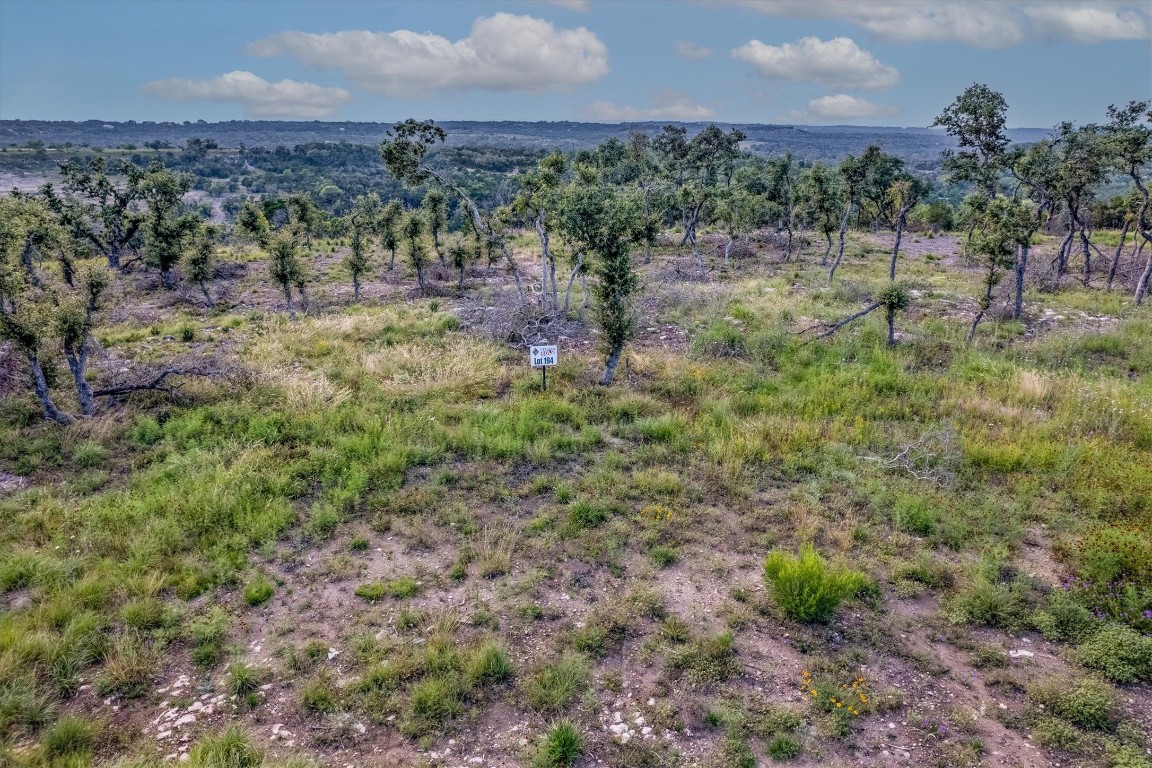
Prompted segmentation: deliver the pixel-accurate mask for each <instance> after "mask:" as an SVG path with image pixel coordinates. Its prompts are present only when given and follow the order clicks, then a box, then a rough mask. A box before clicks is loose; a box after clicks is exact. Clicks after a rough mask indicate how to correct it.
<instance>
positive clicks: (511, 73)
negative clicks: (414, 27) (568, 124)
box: [247, 13, 609, 97]
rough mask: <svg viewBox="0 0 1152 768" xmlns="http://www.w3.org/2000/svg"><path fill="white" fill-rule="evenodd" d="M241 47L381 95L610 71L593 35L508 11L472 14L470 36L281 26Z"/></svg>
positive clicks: (519, 86) (551, 82)
mask: <svg viewBox="0 0 1152 768" xmlns="http://www.w3.org/2000/svg"><path fill="white" fill-rule="evenodd" d="M247 52H248V53H250V54H252V55H254V56H292V57H294V58H296V59H298V60H300V61H302V62H304V63H306V64H310V65H312V66H315V67H320V68H329V67H331V68H335V69H338V70H340V72H341V73H343V75H344V76H345V77H347V78H348V80H349V81H351V82H352V83H354V84H355V85H357V86H359V87H361V88H364V89H365V90H368V91H371V92H373V93H378V94H381V95H383V96H404V97H419V96H422V95H425V94H427V93H428V92H429V91H462V90H469V89H475V88H486V89H492V90H518V91H542V90H546V89H555V88H563V87H565V86H571V85H580V84H582V83H590V82H593V81H595V80H599V79H600V78H602V77H604V76H605V75H606V74H608V71H609V68H608V49H607V47H606V46H605V45H604V43H602V42H601V41H600V39H599V38H598V37H596V35H595V33H593V32H590V31H589V30H587V29H585V28H584V27H578V28H576V29H556V28H555V27H554V26H552V24H551V23H550V22H547V21H544V20H542V19H536V18H533V17H531V16H514V15H512V14H509V13H497V14H495V15H494V16H488V17H481V18H478V19H476V21H475V22H473V23H472V31H471V34H470V35H469V36H468V37H466V38H464V39H462V40H457V41H456V42H452V41H450V40H448V39H447V38H444V37H441V36H440V35H434V34H431V33H418V32H412V31H409V30H406V29H401V30H397V31H395V32H367V31H362V30H349V31H345V32H331V33H325V34H312V33H308V32H281V33H280V34H277V35H273V36H271V37H268V38H265V39H263V40H258V41H256V42H254V43H250V44H249V45H248V47H247Z"/></svg>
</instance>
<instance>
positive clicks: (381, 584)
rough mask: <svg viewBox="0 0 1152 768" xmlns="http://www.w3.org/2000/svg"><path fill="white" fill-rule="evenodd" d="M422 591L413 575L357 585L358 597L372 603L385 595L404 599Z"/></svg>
mask: <svg viewBox="0 0 1152 768" xmlns="http://www.w3.org/2000/svg"><path fill="white" fill-rule="evenodd" d="M419 591H420V584H419V582H417V581H416V579H414V578H412V577H411V576H401V577H400V578H397V579H392V580H391V581H386V582H385V581H374V582H371V583H369V584H361V585H360V586H358V587H356V597H359V598H360V599H362V600H367V601H368V602H370V603H375V602H379V601H380V600H383V599H384V598H385V597H389V596H391V597H394V598H396V599H398V600H403V599H406V598H410V597H415V596H416V595H417V594H418V593H419Z"/></svg>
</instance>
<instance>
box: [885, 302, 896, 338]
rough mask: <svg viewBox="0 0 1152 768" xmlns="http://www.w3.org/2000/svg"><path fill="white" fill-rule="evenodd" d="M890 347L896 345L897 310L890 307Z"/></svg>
mask: <svg viewBox="0 0 1152 768" xmlns="http://www.w3.org/2000/svg"><path fill="white" fill-rule="evenodd" d="M887 310H888V312H887V314H888V346H892V345H893V344H895V343H896V308H895V307H891V306H890V307H888V308H887Z"/></svg>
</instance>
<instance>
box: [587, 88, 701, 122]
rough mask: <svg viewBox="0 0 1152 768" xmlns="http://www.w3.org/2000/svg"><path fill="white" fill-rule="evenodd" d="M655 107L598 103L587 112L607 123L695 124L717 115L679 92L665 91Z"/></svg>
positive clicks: (589, 115) (659, 95) (609, 102)
mask: <svg viewBox="0 0 1152 768" xmlns="http://www.w3.org/2000/svg"><path fill="white" fill-rule="evenodd" d="M652 103H653V106H652V107H649V108H647V109H641V108H639V107H633V106H629V105H626V104H616V103H614V102H611V101H597V102H594V103H592V104H591V105H590V106H589V107H588V108H587V110H585V111H586V112H587V114H588V117H589V118H591V119H593V120H600V121H603V122H606V123H621V122H631V121H636V120H682V121H684V122H693V121H696V120H708V119H710V118H711V117H713V116H714V115H715V114H716V113H715V112H714V111H713V110H711V109H709V108H708V107H705V106H704V105H702V104H697V103H695V102H694V101H692V99H691V98H689V97H688V96H687V95H686V94H683V93H680V92H679V91H673V90H665V91H661V92H660V93H658V94H656V97H655V98H654V99H653V100H652Z"/></svg>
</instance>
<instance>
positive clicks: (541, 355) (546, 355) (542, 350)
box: [531, 344, 557, 368]
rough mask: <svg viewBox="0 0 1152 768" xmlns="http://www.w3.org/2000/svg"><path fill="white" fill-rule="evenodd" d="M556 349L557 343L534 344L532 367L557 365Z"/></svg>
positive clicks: (532, 348)
mask: <svg viewBox="0 0 1152 768" xmlns="http://www.w3.org/2000/svg"><path fill="white" fill-rule="evenodd" d="M556 351H557V350H556V345H555V344H533V345H532V347H531V357H532V367H533V368H544V367H546V366H549V365H556V356H557V355H556Z"/></svg>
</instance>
